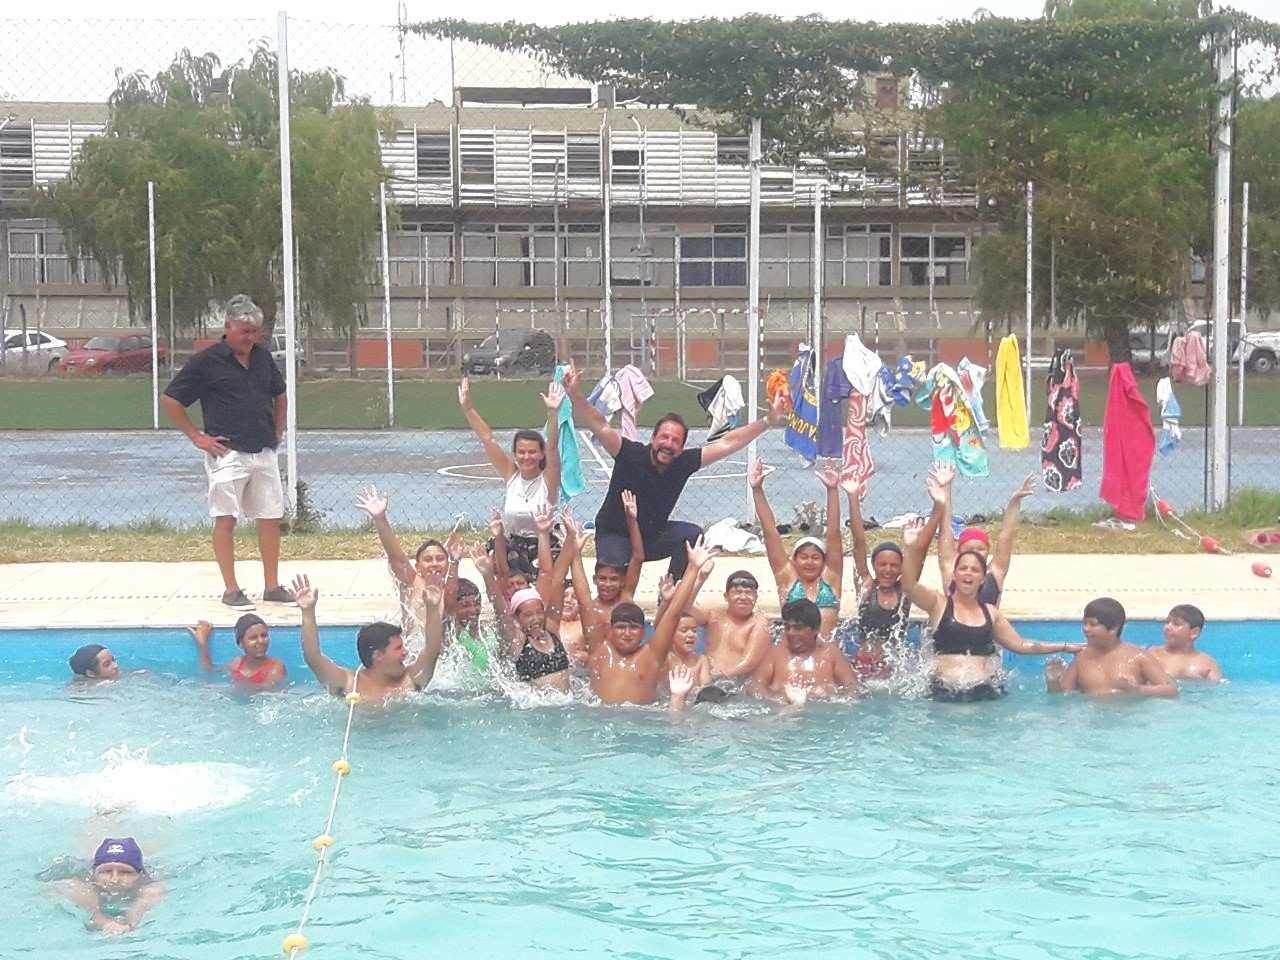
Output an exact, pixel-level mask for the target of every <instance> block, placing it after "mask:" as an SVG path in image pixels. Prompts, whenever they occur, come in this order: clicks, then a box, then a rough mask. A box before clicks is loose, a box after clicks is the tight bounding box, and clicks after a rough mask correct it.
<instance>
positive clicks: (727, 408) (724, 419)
mask: <svg viewBox="0 0 1280 960" xmlns="http://www.w3.org/2000/svg"><path fill="white" fill-rule="evenodd" d="M744 406H746V402H745V401H744V400H743V399H742V385H741V384H739V383H738V378H737V377H735V376H733V375H732V374H725V376H724V379H723V380H722V381H721V383H720V389H719V390H717V391H716V395H715V396H714V397H713V398H712V399H711V406H710V407H708V408H707V413H709V414H711V426H710V427H709V428H708V429H707V439H708V440H711V439H714V438H716V437H718V436H720V434H721V433H722V432H723V431H724V429H725V427H726V426H727V425H728V423H729V421H730V420H731V419H733V417H735V416H736V415H737V414H738V412H739V411H740V410H741V409H742V408H743V407H744Z"/></svg>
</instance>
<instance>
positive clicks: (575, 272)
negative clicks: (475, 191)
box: [462, 223, 600, 290]
mask: <svg viewBox="0 0 1280 960" xmlns="http://www.w3.org/2000/svg"><path fill="white" fill-rule="evenodd" d="M557 242H558V243H559V246H560V250H559V254H558V256H557V252H556V244H557ZM557 263H558V264H559V268H560V276H559V285H560V286H561V287H599V286H600V227H599V226H598V225H597V224H593V223H570V224H561V226H560V235H559V237H558V238H557V236H556V233H555V226H554V225H553V224H549V223H545V224H544V223H540V224H524V223H520V224H512V223H502V224H497V225H496V226H495V225H492V224H472V225H468V226H465V227H463V228H462V281H463V284H464V285H466V286H468V287H542V288H546V289H548V290H550V289H553V288H554V287H555V286H556V283H557V280H556V266H557Z"/></svg>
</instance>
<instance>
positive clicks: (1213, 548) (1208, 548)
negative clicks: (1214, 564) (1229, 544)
mask: <svg viewBox="0 0 1280 960" xmlns="http://www.w3.org/2000/svg"><path fill="white" fill-rule="evenodd" d="M1200 549H1201V550H1203V551H1204V552H1205V553H1218V552H1219V551H1220V550H1221V549H1222V548H1221V547H1219V546H1218V541H1217V540H1215V539H1213V537H1210V536H1207V535H1206V536H1203V537H1201V538H1200Z"/></svg>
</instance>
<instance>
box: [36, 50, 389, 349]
mask: <svg viewBox="0 0 1280 960" xmlns="http://www.w3.org/2000/svg"><path fill="white" fill-rule="evenodd" d="M276 81H277V72H276V59H275V54H274V53H273V52H272V51H271V50H270V49H268V48H267V47H265V46H260V47H259V48H257V49H256V50H255V51H254V52H253V53H252V55H251V56H250V58H249V60H248V62H243V61H242V62H238V63H235V64H233V65H231V66H229V67H226V68H223V66H222V64H221V62H220V61H219V59H218V57H217V56H216V55H214V54H212V53H205V54H193V53H192V52H191V51H189V50H183V51H181V52H180V53H179V54H178V56H177V57H175V58H174V60H173V62H172V63H171V64H170V65H169V66H168V67H166V68H165V69H163V70H161V71H160V72H159V73H157V74H155V76H147V75H146V74H144V73H130V74H125V73H118V74H117V85H116V90H115V92H114V93H113V94H112V96H111V98H110V102H109V106H110V120H109V123H108V127H107V131H106V134H105V136H103V137H98V138H94V139H91V140H90V141H88V142H87V143H86V144H85V146H84V148H83V150H82V152H81V154H80V156H79V158H78V159H77V161H76V163H75V164H74V165H73V167H72V171H71V176H70V178H69V179H68V180H66V181H65V182H62V183H56V184H53V185H52V186H51V187H49V188H48V189H47V190H46V191H45V192H44V194H43V196H42V197H40V198H39V199H38V202H37V203H38V207H39V208H40V209H41V210H42V211H43V212H45V213H47V214H48V215H50V216H52V217H54V218H55V219H56V220H57V221H58V222H59V224H60V225H61V226H62V228H63V230H64V231H65V232H66V233H67V235H68V238H69V240H70V242H71V244H70V245H71V246H72V247H73V248H74V247H79V248H80V249H81V250H83V251H86V252H87V253H88V254H89V255H92V256H93V257H94V258H95V259H97V260H98V261H99V263H101V264H102V266H103V268H104V269H105V270H106V271H107V273H108V275H109V276H110V277H112V278H113V280H114V281H115V282H119V283H123V284H124V285H125V287H126V290H127V292H128V296H129V303H130V309H131V312H133V313H134V314H135V315H138V314H142V313H144V312H145V304H146V296H147V290H148V286H149V282H150V278H149V266H148V259H147V258H148V250H147V201H146V183H147V181H148V180H152V181H154V182H155V185H156V187H155V189H156V280H157V286H158V287H159V288H160V289H166V288H168V287H169V286H172V287H173V289H174V298H175V305H176V306H177V307H178V310H177V316H178V318H179V319H180V321H181V322H193V321H194V320H195V319H196V318H197V317H199V316H200V315H201V314H203V313H204V312H205V311H206V310H207V308H208V305H209V302H210V301H211V300H219V299H224V298H226V297H228V296H230V295H231V294H233V293H237V292H245V293H248V294H250V295H251V296H252V297H253V298H254V300H255V301H257V303H258V304H259V305H260V306H261V307H262V309H263V313H264V314H265V316H266V321H267V326H268V329H270V327H271V326H273V325H274V322H275V316H276V305H277V301H278V299H279V297H280V291H281V286H280V263H281V257H280V252H281V251H280V242H281V227H280V154H279V110H278V104H277V83H276ZM342 99H343V81H342V77H341V76H339V75H338V74H337V73H335V72H334V71H332V70H321V71H314V72H295V73H294V74H293V75H292V76H291V77H290V102H291V107H292V120H293V126H292V137H291V147H292V151H293V176H294V192H293V206H294V224H295V231H296V236H297V237H298V248H299V249H298V253H299V272H300V274H301V276H302V292H303V296H304V297H305V302H304V303H303V306H304V309H306V312H307V313H309V314H310V315H313V316H322V317H324V318H325V319H326V320H327V322H328V325H329V326H331V327H332V328H333V329H335V330H338V331H342V332H349V331H350V330H351V329H353V328H354V324H355V318H356V309H357V305H358V304H361V303H362V302H363V301H365V300H366V299H367V297H368V293H369V284H368V277H369V274H370V271H371V267H372V253H373V247H372V244H371V239H372V238H373V236H374V235H375V234H376V232H377V229H378V221H379V217H378V207H377V202H376V199H375V197H376V194H377V189H378V182H379V179H380V178H381V177H382V175H383V170H382V166H381V159H380V156H379V153H378V131H379V126H380V125H381V124H385V123H386V119H385V118H383V117H380V116H379V115H378V114H377V113H376V112H375V110H374V109H373V108H372V107H371V106H370V105H369V104H368V103H367V102H365V101H354V102H349V103H343V102H342Z"/></svg>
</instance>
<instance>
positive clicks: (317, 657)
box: [293, 575, 444, 701]
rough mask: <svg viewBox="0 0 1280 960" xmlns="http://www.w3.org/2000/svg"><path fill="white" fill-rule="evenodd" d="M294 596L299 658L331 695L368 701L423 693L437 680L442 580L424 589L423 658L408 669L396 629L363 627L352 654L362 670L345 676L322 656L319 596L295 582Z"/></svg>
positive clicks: (346, 672) (379, 625) (344, 670)
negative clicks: (299, 613)
mask: <svg viewBox="0 0 1280 960" xmlns="http://www.w3.org/2000/svg"><path fill="white" fill-rule="evenodd" d="M293 592H294V596H295V599H296V602H297V604H298V607H299V609H300V610H301V611H302V656H303V659H305V660H306V661H307V666H308V667H310V668H311V672H312V673H314V674H315V676H316V679H317V680H319V681H320V682H321V683H322V684H323V685H324V686H325V688H326V689H328V690H329V692H330V693H333V694H335V695H337V696H344V695H345V694H348V693H351V692H359V693H362V694H364V696H365V697H367V698H369V699H370V700H379V701H381V700H386V699H387V698H388V697H393V696H397V695H399V694H402V693H410V692H412V691H414V690H423V689H425V688H426V686H427V684H429V683H430V682H431V677H432V676H433V675H434V674H435V671H436V663H437V662H439V660H440V649H441V647H442V646H443V645H444V619H443V610H444V587H443V585H442V583H441V578H440V576H438V575H436V576H432V577H428V578H426V580H425V583H424V585H423V607H424V610H425V617H424V620H425V623H424V624H423V633H424V635H425V638H426V639H425V642H424V643H423V645H422V652H421V653H420V654H418V656H417V658H416V659H415V660H414V661H413V662H412V663H408V664H406V663H405V649H404V638H403V637H402V636H401V633H400V628H399V627H397V626H396V625H395V624H391V623H383V622H381V621H379V622H376V623H370V624H366V625H365V626H363V627H361V628H360V632H359V633H357V634H356V653H357V655H358V656H359V657H360V667H359V668H358V669H357V670H348V669H347V668H346V667H341V666H339V665H338V664H336V663H334V662H333V661H332V660H330V659H329V658H328V657H326V656H325V655H324V653H322V652H321V650H320V628H319V626H318V625H317V623H316V601H317V600H318V599H319V597H320V594H319V591H317V590H313V589H312V588H311V582H310V580H309V579H308V578H307V577H305V576H302V577H295V578H294V581H293Z"/></svg>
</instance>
